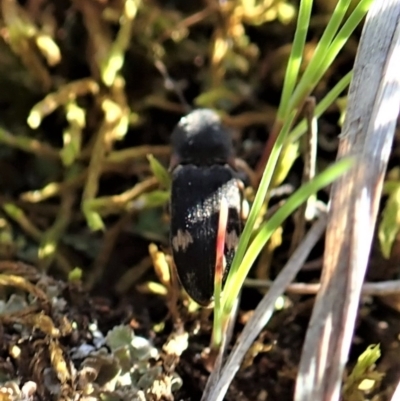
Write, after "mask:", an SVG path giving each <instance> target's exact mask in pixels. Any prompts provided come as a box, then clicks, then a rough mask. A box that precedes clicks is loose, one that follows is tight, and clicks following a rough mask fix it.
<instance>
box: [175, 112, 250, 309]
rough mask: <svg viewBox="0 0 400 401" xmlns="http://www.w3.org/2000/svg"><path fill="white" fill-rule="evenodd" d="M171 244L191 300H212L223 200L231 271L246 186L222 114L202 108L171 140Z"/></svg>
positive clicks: (226, 253) (226, 251) (188, 117)
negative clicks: (241, 177) (237, 166)
mask: <svg viewBox="0 0 400 401" xmlns="http://www.w3.org/2000/svg"><path fill="white" fill-rule="evenodd" d="M171 143H172V156H171V163H170V171H171V174H172V188H171V202H170V212H171V230H170V243H171V248H172V254H173V259H174V263H175V266H176V270H177V274H178V277H179V280H180V282H181V284H182V286H183V287H184V288H185V290H186V292H187V293H188V294H189V296H190V297H191V298H192V299H194V300H195V301H196V302H197V303H198V304H200V305H202V306H208V305H209V304H210V303H211V302H212V298H213V292H214V274H215V264H216V246H217V232H218V224H219V211H220V207H221V200H222V199H223V198H225V199H226V203H225V204H227V206H228V221H227V227H226V235H225V249H224V256H225V270H224V274H223V283H224V282H225V279H226V276H227V273H228V272H229V269H230V266H231V263H232V260H233V257H234V255H235V251H236V248H237V245H238V241H239V237H240V234H241V232H242V225H243V220H242V203H243V196H242V195H243V194H242V189H243V183H242V181H241V180H239V178H238V173H237V171H236V168H235V157H234V149H233V144H232V139H231V136H230V134H229V132H228V131H227V130H226V129H225V128H224V127H223V125H222V123H221V120H220V118H219V116H218V115H217V114H216V113H215V112H213V111H212V110H209V109H197V110H194V111H192V112H190V113H189V114H188V115H186V116H185V117H183V118H182V119H181V120H180V121H179V123H178V125H177V126H176V128H175V129H174V131H173V133H172V136H171Z"/></svg>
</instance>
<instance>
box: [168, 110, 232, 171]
mask: <svg viewBox="0 0 400 401" xmlns="http://www.w3.org/2000/svg"><path fill="white" fill-rule="evenodd" d="M171 143H172V158H171V166H170V167H171V169H173V168H174V167H176V166H177V165H178V164H193V165H197V166H211V165H215V164H231V165H232V166H233V164H234V161H233V160H234V151H233V144H232V139H231V136H230V134H229V132H228V131H227V130H226V129H225V128H224V127H223V125H222V123H221V119H220V117H219V116H218V114H217V113H215V112H214V111H212V110H210V109H197V110H194V111H192V112H190V113H189V114H187V115H186V116H184V117H182V118H181V120H180V121H179V123H178V125H177V126H176V127H175V129H174V131H173V132H172V136H171Z"/></svg>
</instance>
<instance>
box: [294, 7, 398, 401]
mask: <svg viewBox="0 0 400 401" xmlns="http://www.w3.org/2000/svg"><path fill="white" fill-rule="evenodd" d="M399 68H400V2H399V1H398V0H381V1H376V2H374V4H373V5H372V7H371V9H370V11H369V13H368V17H367V20H366V23H365V25H364V29H363V33H362V37H361V42H360V46H359V49H358V54H357V57H356V62H355V67H354V78H353V81H352V83H351V86H350V92H349V99H348V109H347V114H346V120H345V123H344V127H343V133H342V135H341V138H340V146H339V155H338V158H343V157H345V156H349V155H353V156H356V157H357V161H356V165H355V167H354V168H353V169H352V170H351V171H350V172H349V173H347V174H346V175H344V176H343V177H341V178H340V179H339V180H338V181H337V182H335V184H334V185H333V187H332V193H331V199H332V205H331V210H330V215H329V223H328V229H327V238H326V249H325V257H324V267H323V273H322V282H321V290H320V292H319V293H318V296H317V298H316V304H315V307H314V310H313V314H312V317H311V321H310V325H309V328H308V331H307V335H306V340H305V344H304V348H303V353H302V358H301V362H300V367H299V374H298V378H297V383H296V391H295V401H306V400H307V401H308V400H313V401H322V400H324V401H337V400H339V397H340V392H341V383H342V377H343V371H344V367H345V364H346V362H347V357H348V352H349V348H350V345H351V342H352V337H353V330H354V324H355V319H356V316H357V310H358V305H359V300H360V295H361V289H362V285H363V279H364V276H365V271H366V267H367V263H368V258H369V252H370V246H371V241H372V237H373V232H374V228H375V222H376V216H377V212H378V205H379V201H380V196H381V192H382V184H383V180H384V175H385V171H386V167H387V162H388V158H389V154H390V150H391V145H392V141H393V136H394V130H395V124H396V119H397V116H398V112H399V106H400V81H399V74H398V71H399Z"/></svg>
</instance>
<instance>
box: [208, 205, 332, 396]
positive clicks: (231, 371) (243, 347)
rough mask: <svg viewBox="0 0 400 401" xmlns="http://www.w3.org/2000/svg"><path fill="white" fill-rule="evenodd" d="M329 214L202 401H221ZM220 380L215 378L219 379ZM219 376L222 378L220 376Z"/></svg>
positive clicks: (281, 278) (279, 279) (288, 268)
mask: <svg viewBox="0 0 400 401" xmlns="http://www.w3.org/2000/svg"><path fill="white" fill-rule="evenodd" d="M326 217H327V216H326V213H321V216H320V218H319V219H318V220H317V222H316V223H314V225H313V226H312V228H311V229H310V231H309V232H308V233H307V235H306V237H305V238H304V240H303V241H302V242H301V244H300V246H299V247H298V248H297V249H296V251H295V252H294V253H293V255H292V256H291V258H290V259H289V260H288V262H287V263H286V266H285V267H284V268H283V269H282V271H281V272H280V273H279V275H278V277H277V278H276V280H275V281H274V283H273V285H272V286H271V288H270V290H269V291H268V293H267V294H266V295H265V296H264V298H263V299H262V301H261V302H260V303H259V304H258V306H257V308H256V309H255V311H254V313H253V315H252V317H251V318H250V320H249V321H248V322H247V324H246V326H245V327H244V329H243V331H242V333H241V335H240V337H239V339H238V341H237V342H236V344H235V347H234V348H233V350H232V352H231V353H230V355H229V357H228V360H227V362H226V364H225V365H224V366H223V368H222V369H221V372H220V374H219V372H217V371H215V372H212V373H211V375H210V377H209V379H208V380H209V381H210V382H214V383H215V385H214V386H212V387H211V388H208V387H207V388H208V391H207V392H206V393H204V394H203V397H202V401H222V400H223V398H224V395H225V393H226V391H227V389H228V386H229V384H230V383H231V381H232V379H233V377H234V376H235V374H236V372H237V371H238V370H239V367H240V364H241V362H242V360H243V358H244V356H245V354H246V352H247V350H248V349H249V348H250V346H251V344H252V343H253V341H254V340H255V339H256V338H257V336H258V335H259V333H260V332H261V330H262V329H263V328H264V327H265V325H266V324H267V322H268V321H269V319H270V318H271V316H272V314H273V312H274V309H275V302H276V299H277V298H278V297H279V296H280V295H282V293H283V292H284V291H285V288H287V286H288V285H289V284H290V283H291V281H292V280H293V279H294V277H295V276H296V274H297V273H298V271H299V270H300V269H301V266H303V264H304V262H305V260H306V259H307V257H308V255H309V253H310V251H311V250H312V248H313V247H314V246H315V244H316V243H317V242H318V240H319V239H320V237H321V235H322V234H323V232H324V230H325V227H326V220H327V219H326ZM215 376H217V378H218V379H216V377H215ZM218 376H219V377H218Z"/></svg>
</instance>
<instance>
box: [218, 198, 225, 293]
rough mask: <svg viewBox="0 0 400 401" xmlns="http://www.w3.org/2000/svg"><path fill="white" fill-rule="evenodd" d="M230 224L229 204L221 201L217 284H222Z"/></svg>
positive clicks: (223, 199)
mask: <svg viewBox="0 0 400 401" xmlns="http://www.w3.org/2000/svg"><path fill="white" fill-rule="evenodd" d="M227 224H228V202H227V201H226V199H225V198H222V199H221V209H220V212H219V221H218V232H217V252H216V261H215V282H216V283H221V286H222V277H223V274H224V270H225V264H226V261H225V255H224V253H225V252H224V251H225V237H226V226H227Z"/></svg>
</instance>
